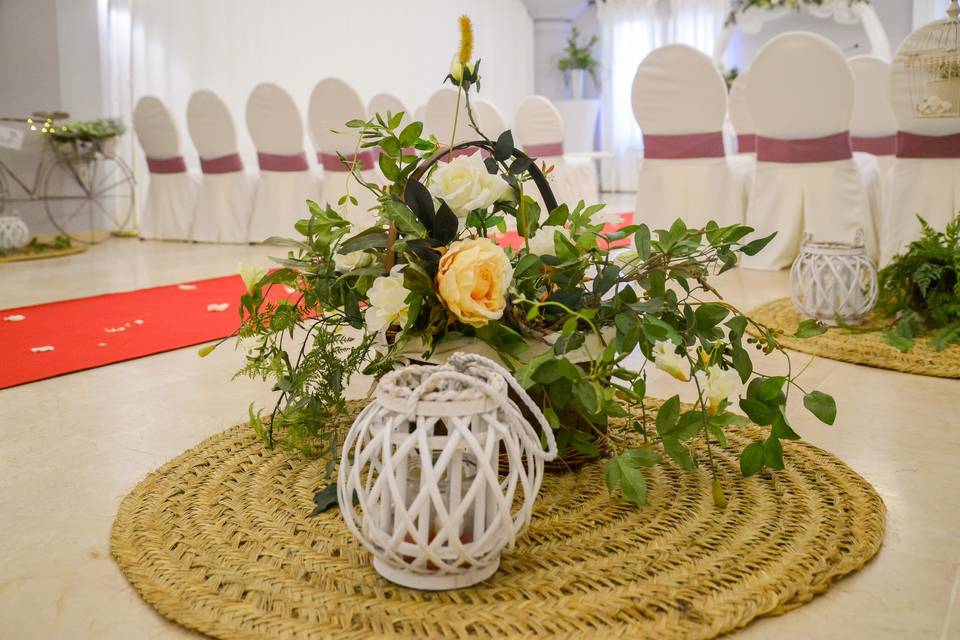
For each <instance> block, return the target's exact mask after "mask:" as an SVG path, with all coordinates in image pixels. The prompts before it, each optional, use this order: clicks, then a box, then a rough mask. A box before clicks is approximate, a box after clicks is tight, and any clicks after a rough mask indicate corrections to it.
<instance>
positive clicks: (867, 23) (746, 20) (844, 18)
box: [713, 0, 892, 64]
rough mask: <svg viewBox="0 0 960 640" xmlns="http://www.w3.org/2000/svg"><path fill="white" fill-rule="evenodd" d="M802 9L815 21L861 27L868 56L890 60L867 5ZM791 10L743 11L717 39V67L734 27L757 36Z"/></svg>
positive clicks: (838, 0) (836, 0) (843, 1)
mask: <svg viewBox="0 0 960 640" xmlns="http://www.w3.org/2000/svg"><path fill="white" fill-rule="evenodd" d="M802 10H803V11H806V12H807V13H809V14H810V15H812V16H814V17H817V18H824V19H826V18H833V19H834V20H835V21H836V22H838V23H840V24H857V23H859V24H862V25H863V30H864V31H865V32H866V34H867V39H868V40H869V41H870V48H871V50H872V51H871V53H872V54H873V55H875V56H878V57H880V58H883V59H884V60H887V61H889V60H890V59H891V58H892V52H891V51H890V39H889V38H888V37H887V32H886V30H885V29H884V28H883V24H882V23H881V22H880V18H879V17H878V16H877V12H876V10H875V9H874V8H873V6H871V5H870V3H868V2H848V1H847V0H833V1H832V2H830V1H827V2H824V3H823V4H822V5H817V4H813V3H807V4H803V5H802ZM794 11H796V9H792V8H789V7H780V8H777V9H767V8H760V7H750V8H749V9H747V10H746V11H743V12H741V13H738V14H737V22H736V24H727V25H726V26H724V28H723V31H721V32H720V36H719V37H718V38H717V47H716V49H715V50H714V52H713V58H714V60H715V61H716V62H717V64H721V63H722V62H723V56H724V55H725V54H726V52H727V47H728V46H729V45H730V39H731V38H732V37H733V32H734V30H735V29H736V28H737V27H739V28H740V30H741V31H743V32H744V33H759V32H760V30H761V29H763V25H764V24H765V23H767V22H771V21H774V20H780V19H781V18H785V17H787V16H788V15H790V14H792V13H793V12H794Z"/></svg>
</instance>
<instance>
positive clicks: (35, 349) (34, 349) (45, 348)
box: [30, 345, 53, 353]
mask: <svg viewBox="0 0 960 640" xmlns="http://www.w3.org/2000/svg"><path fill="white" fill-rule="evenodd" d="M30 351H32V352H33V353H41V352H43V351H53V347H51V346H50V345H45V346H43V347H30Z"/></svg>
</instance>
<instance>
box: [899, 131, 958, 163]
mask: <svg viewBox="0 0 960 640" xmlns="http://www.w3.org/2000/svg"><path fill="white" fill-rule="evenodd" d="M897 157H898V158H960V133H954V134H951V135H948V136H922V135H919V134H917V133H907V132H906V131H897Z"/></svg>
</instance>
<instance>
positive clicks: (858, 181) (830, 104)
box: [742, 32, 879, 269]
mask: <svg viewBox="0 0 960 640" xmlns="http://www.w3.org/2000/svg"><path fill="white" fill-rule="evenodd" d="M853 93H854V88H853V73H852V72H851V71H850V66H849V65H848V64H847V61H846V58H845V57H844V54H843V51H841V50H840V48H839V47H837V45H835V44H833V43H832V42H830V41H829V40H827V39H826V38H824V37H822V36H819V35H816V34H812V33H803V32H788V33H784V34H782V35H779V36H777V37H775V38H773V39H771V40H770V41H769V42H767V43H766V44H765V45H764V46H763V47H762V48H761V49H760V51H759V52H758V54H757V57H756V58H755V59H754V61H753V64H752V65H751V67H750V76H749V82H748V83H747V100H748V101H749V103H750V113H751V114H752V115H753V121H754V124H755V127H756V132H757V171H756V174H755V175H754V178H753V185H752V187H751V191H750V199H749V204H748V207H747V215H746V221H747V224H748V225H749V226H751V227H753V228H754V229H756V234H757V236H758V237H759V236H765V235H768V234H771V233H773V232H777V235H776V237H774V239H773V240H772V241H771V242H770V244H768V245H767V247H766V248H765V249H764V250H763V251H761V252H760V253H759V254H757V255H756V256H752V257H751V256H745V257H744V259H743V263H742V264H743V266H745V267H749V268H756V269H782V268H784V267H788V266H790V264H791V263H792V262H793V260H794V258H795V257H796V256H797V253H798V252H799V249H800V244H801V241H802V239H803V238H804V237H805V236H806V235H810V236H811V237H812V238H813V239H814V240H816V241H818V242H845V243H851V244H853V243H856V242H857V239H858V237H859V236H858V233H859V232H860V231H861V230H862V233H863V236H862V238H863V242H864V245H865V247H866V250H867V253H868V254H869V255H871V257H873V256H875V254H876V233H875V226H874V219H875V216H874V212H872V211H871V208H870V202H871V198H870V196H869V194H868V190H869V189H875V188H877V184H878V177H879V176H878V174H879V171H878V168H877V163H876V159H875V158H873V157H871V156H866V155H865V156H863V158H862V159H860V160H857V161H855V160H854V157H853V152H852V149H851V143H850V132H849V130H848V127H849V126H850V116H851V114H852V111H853Z"/></svg>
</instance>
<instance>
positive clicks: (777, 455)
mask: <svg viewBox="0 0 960 640" xmlns="http://www.w3.org/2000/svg"><path fill="white" fill-rule="evenodd" d="M763 465H764V466H765V467H770V468H771V469H783V445H781V444H780V440H779V439H778V438H777V436H774V435H771V436H770V437H769V438H767V439H766V440H765V441H764V442H763Z"/></svg>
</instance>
